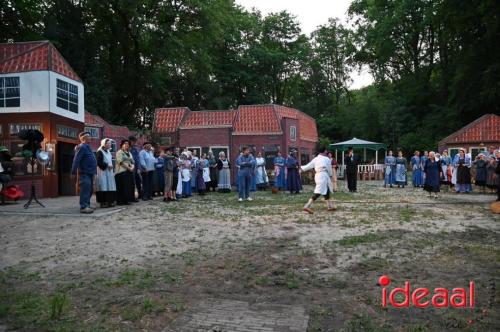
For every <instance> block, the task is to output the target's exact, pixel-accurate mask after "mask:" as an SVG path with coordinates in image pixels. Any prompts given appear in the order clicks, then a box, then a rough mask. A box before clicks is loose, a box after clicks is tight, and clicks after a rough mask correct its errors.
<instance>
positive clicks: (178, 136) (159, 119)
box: [153, 105, 318, 179]
mask: <svg viewBox="0 0 500 332" xmlns="http://www.w3.org/2000/svg"><path fill="white" fill-rule="evenodd" d="M153 140H157V141H158V142H159V143H160V145H161V146H163V147H169V146H178V147H182V148H184V147H186V148H188V149H190V150H197V151H198V153H203V152H208V151H209V150H212V151H213V152H214V153H215V154H218V153H219V152H220V151H224V152H225V153H226V154H227V155H228V156H230V160H231V161H232V162H234V160H236V158H237V157H238V155H239V152H240V150H241V148H242V147H243V146H249V147H251V148H252V149H253V150H254V151H255V152H258V151H260V152H262V153H263V155H264V157H265V158H266V165H267V168H268V169H272V167H273V159H274V157H275V156H276V153H277V151H281V152H282V153H283V154H284V155H286V154H288V152H289V151H290V150H292V149H296V150H297V151H298V154H299V160H300V161H301V163H302V164H305V163H307V162H308V161H309V160H310V159H311V156H312V154H313V153H314V149H315V146H316V143H317V141H318V132H317V129H316V121H315V120H314V119H313V118H312V117H310V116H308V115H307V114H305V113H303V112H301V111H299V110H296V109H293V108H289V107H284V106H280V105H250V106H239V107H238V109H236V110H228V111H196V112H193V111H191V110H190V109H189V108H186V107H182V108H159V109H156V112H155V119H154V126H153ZM233 171H234V168H233ZM233 179H234V174H233Z"/></svg>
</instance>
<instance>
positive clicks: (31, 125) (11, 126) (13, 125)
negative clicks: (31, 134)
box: [9, 123, 42, 136]
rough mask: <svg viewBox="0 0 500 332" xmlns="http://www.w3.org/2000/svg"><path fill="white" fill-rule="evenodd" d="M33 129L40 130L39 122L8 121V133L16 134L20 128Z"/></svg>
mask: <svg viewBox="0 0 500 332" xmlns="http://www.w3.org/2000/svg"><path fill="white" fill-rule="evenodd" d="M25 129H35V130H40V131H42V125H41V124H39V123H9V134H10V135H11V136H17V135H18V134H19V132H20V131H21V130H25Z"/></svg>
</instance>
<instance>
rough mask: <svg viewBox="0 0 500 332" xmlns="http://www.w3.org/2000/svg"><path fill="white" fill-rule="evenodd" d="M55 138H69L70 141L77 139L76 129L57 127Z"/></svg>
mask: <svg viewBox="0 0 500 332" xmlns="http://www.w3.org/2000/svg"><path fill="white" fill-rule="evenodd" d="M57 136H59V137H65V138H71V139H78V129H76V128H72V127H67V126H62V125H57Z"/></svg>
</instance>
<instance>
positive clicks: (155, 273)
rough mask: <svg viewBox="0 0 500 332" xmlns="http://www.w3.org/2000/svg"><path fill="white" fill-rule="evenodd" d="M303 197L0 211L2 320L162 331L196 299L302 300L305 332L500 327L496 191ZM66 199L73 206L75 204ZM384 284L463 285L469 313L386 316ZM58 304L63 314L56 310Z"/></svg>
mask: <svg viewBox="0 0 500 332" xmlns="http://www.w3.org/2000/svg"><path fill="white" fill-rule="evenodd" d="M311 191H312V188H311V187H306V188H305V193H304V194H301V195H293V196H292V195H289V194H284V193H280V194H278V195H273V194H271V193H270V192H259V193H256V194H255V195H254V198H255V201H254V202H244V203H238V202H237V197H236V194H235V193H231V194H218V193H213V194H209V195H206V196H204V197H200V196H196V197H193V198H190V199H186V200H182V201H180V202H177V203H163V202H161V201H160V199H156V200H155V201H152V202H141V203H138V204H136V205H133V206H131V207H129V208H127V209H125V210H122V211H119V212H117V213H114V214H111V215H95V216H88V217H80V216H79V217H68V216H61V215H57V216H51V215H44V216H36V215H6V214H1V213H0V251H1V252H2V255H1V258H0V271H1V274H0V291H1V292H0V323H1V324H2V325H3V326H4V328H12V329H18V330H68V331H69V330H75V329H81V330H162V329H164V328H165V327H167V326H168V325H169V324H170V323H171V322H172V321H173V320H174V319H175V318H176V317H177V316H178V315H180V314H182V312H183V311H184V310H186V309H187V308H189V307H190V306H192V305H193V304H194V303H196V302H197V301H200V300H203V299H205V298H209V297H211V298H213V297H218V298H227V299H233V300H243V301H248V302H259V301H265V302H271V303H277V304H294V305H295V304H300V305H303V306H304V307H305V308H306V310H307V312H308V314H309V317H310V320H309V323H308V326H309V327H308V331H337V330H343V331H361V330H364V331H446V330H450V331H453V330H470V331H494V330H500V308H499V306H498V305H499V303H500V293H499V291H498V290H497V289H496V288H497V287H496V286H497V285H499V284H500V273H499V271H500V245H499V240H500V217H499V216H494V215H492V214H491V213H490V212H489V210H488V204H489V203H490V202H491V201H492V200H493V199H494V196H488V195H480V194H475V193H474V194H469V195H465V194H462V195H457V194H453V193H443V194H442V195H441V197H440V198H439V199H437V200H436V199H433V198H428V197H426V195H425V193H424V192H423V191H422V190H421V189H414V188H405V189H397V188H394V189H389V188H387V189H384V188H382V187H381V184H380V182H370V183H361V184H360V188H359V193H356V194H349V193H346V192H340V193H336V194H335V195H334V198H335V200H336V201H337V205H338V210H337V211H336V212H333V213H331V212H327V211H326V209H325V204H324V203H323V202H321V201H318V202H317V203H316V204H315V206H314V209H315V211H316V213H315V214H314V215H307V214H304V213H303V212H301V207H302V205H303V204H304V202H305V201H306V200H307V198H308V197H309V195H310V194H309V193H310V192H311ZM75 204H76V202H75ZM382 274H387V275H389V276H390V277H391V279H392V280H393V283H394V285H395V286H402V285H403V284H404V281H406V280H409V281H411V282H412V285H413V284H415V287H418V286H425V287H429V288H434V287H445V288H449V289H451V288H454V287H465V286H467V285H468V281H469V280H474V281H475V282H476V292H477V298H476V307H475V308H474V309H431V308H427V309H419V310H417V309H415V308H409V309H394V308H389V309H383V308H381V305H380V303H381V294H380V292H381V289H380V287H378V286H377V284H376V283H377V280H378V277H379V276H380V275H382ZM59 309H60V310H59Z"/></svg>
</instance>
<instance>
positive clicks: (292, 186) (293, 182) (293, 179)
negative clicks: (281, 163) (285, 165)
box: [286, 168, 302, 193]
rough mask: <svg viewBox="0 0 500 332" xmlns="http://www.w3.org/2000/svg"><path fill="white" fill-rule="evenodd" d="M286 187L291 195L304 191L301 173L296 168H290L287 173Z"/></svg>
mask: <svg viewBox="0 0 500 332" xmlns="http://www.w3.org/2000/svg"><path fill="white" fill-rule="evenodd" d="M286 187H287V190H289V191H290V192H291V193H298V192H299V191H301V190H302V183H301V181H300V177H299V172H298V171H297V169H296V168H289V169H288V172H287V179H286Z"/></svg>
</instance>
